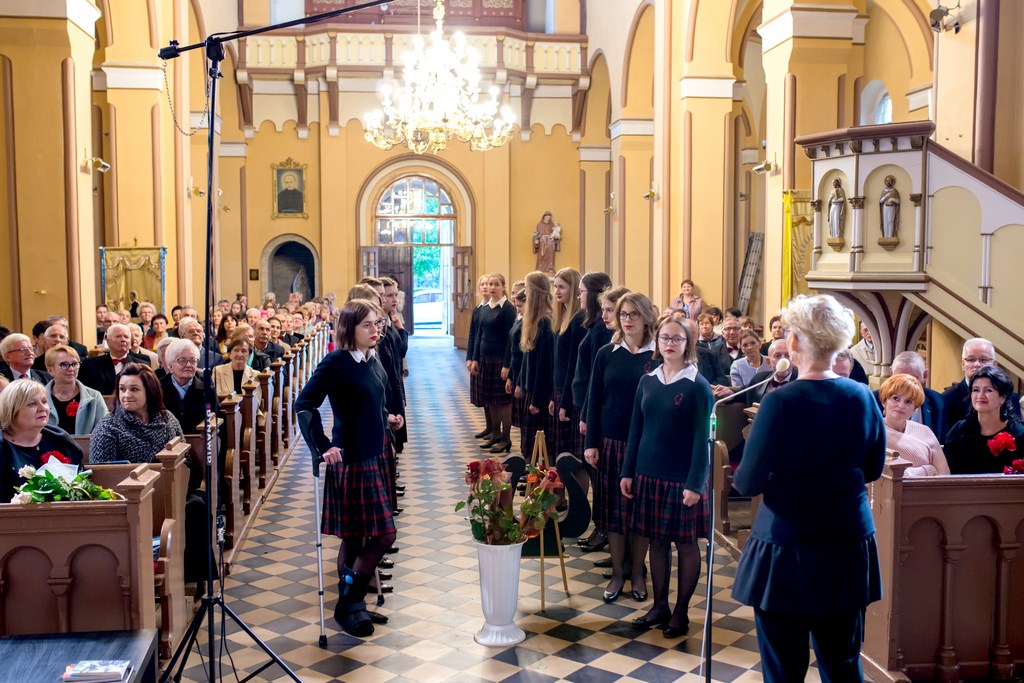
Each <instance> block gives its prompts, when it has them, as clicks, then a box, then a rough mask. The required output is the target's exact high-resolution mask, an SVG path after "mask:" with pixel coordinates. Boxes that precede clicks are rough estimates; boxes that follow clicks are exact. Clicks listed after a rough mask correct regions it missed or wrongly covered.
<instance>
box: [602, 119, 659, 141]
mask: <svg viewBox="0 0 1024 683" xmlns="http://www.w3.org/2000/svg"><path fill="white" fill-rule="evenodd" d="M608 132H609V134H610V136H611V139H612V140H614V139H616V138H618V137H622V136H623V135H654V119H618V120H616V121H612V122H611V124H610V125H609V126H608Z"/></svg>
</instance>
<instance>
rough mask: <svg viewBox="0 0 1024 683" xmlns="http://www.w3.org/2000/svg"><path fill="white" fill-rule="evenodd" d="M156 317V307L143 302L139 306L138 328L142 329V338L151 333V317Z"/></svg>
mask: <svg viewBox="0 0 1024 683" xmlns="http://www.w3.org/2000/svg"><path fill="white" fill-rule="evenodd" d="M155 315H156V306H154V305H153V304H151V303H149V302H148V301H143V302H142V303H141V304H139V309H138V316H139V327H140V328H141V329H142V336H144V337H145V336H147V335H148V334H149V333H150V332H152V331H153V317H154V316H155Z"/></svg>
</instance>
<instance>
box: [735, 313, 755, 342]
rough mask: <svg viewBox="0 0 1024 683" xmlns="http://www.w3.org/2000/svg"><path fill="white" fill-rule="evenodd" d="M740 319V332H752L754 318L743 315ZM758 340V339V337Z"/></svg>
mask: <svg viewBox="0 0 1024 683" xmlns="http://www.w3.org/2000/svg"><path fill="white" fill-rule="evenodd" d="M739 321H740V333H741V334H742V333H743V332H753V331H754V319H753V318H751V317H750V316H749V315H743V316H740V318H739ZM758 341H759V342H760V339H758Z"/></svg>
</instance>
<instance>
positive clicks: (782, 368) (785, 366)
mask: <svg viewBox="0 0 1024 683" xmlns="http://www.w3.org/2000/svg"><path fill="white" fill-rule="evenodd" d="M790 365H791V363H790V362H789V359H788V358H780V359H779V362H778V363H776V364H775V372H773V373H772V374H770V375H768V377H767V378H766V379H764V380H762V381H760V382H758V383H757V384H751V385H750V386H749V387H743V388H742V389H740V390H739V391H737V392H735V393H732V394H729V395H728V396H725V397H723V398H720V399H718V400H717V401H715V404H714V405H713V406H711V414H712V416H713V415H714V414H715V409H716V408H717V407H718V406H719V405H721V404H723V403H726V402H727V401H731V400H733V399H734V398H736V397H737V396H739V395H740V394H745V393H747V392H748V391H753V390H754V389H757V388H758V387H762V386H764V385H765V384H768V382H771V381H772V379H773V378H774V377H775V375H778V374H781V373H784V372H786V371H787V370H789V366H790Z"/></svg>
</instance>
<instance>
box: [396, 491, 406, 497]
mask: <svg viewBox="0 0 1024 683" xmlns="http://www.w3.org/2000/svg"><path fill="white" fill-rule="evenodd" d="M404 495H405V491H397V490H396V491H395V497H396V498H401V497H402V496H404Z"/></svg>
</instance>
